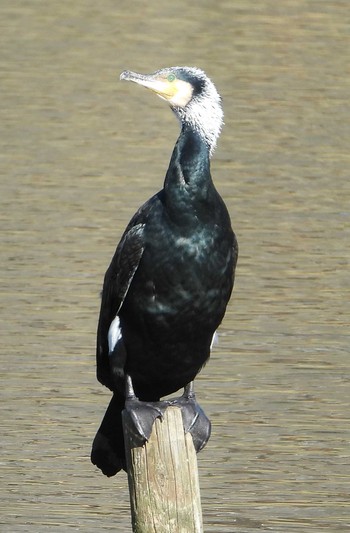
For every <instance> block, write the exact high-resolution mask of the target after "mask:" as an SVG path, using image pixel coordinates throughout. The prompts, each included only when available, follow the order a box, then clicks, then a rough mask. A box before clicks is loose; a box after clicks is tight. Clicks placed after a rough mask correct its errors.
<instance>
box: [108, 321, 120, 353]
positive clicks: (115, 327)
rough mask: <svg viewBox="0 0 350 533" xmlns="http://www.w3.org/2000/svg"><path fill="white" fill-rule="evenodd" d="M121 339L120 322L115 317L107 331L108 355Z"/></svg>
mask: <svg viewBox="0 0 350 533" xmlns="http://www.w3.org/2000/svg"><path fill="white" fill-rule="evenodd" d="M121 338H122V331H121V329H120V320H119V316H118V315H117V316H116V317H115V319H114V320H113V322H112V323H111V325H110V326H109V330H108V348H109V353H112V352H113V350H114V348H115V345H116V344H117V342H118V341H119V340H120V339H121Z"/></svg>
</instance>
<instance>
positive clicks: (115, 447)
mask: <svg viewBox="0 0 350 533" xmlns="http://www.w3.org/2000/svg"><path fill="white" fill-rule="evenodd" d="M124 403H125V398H123V397H122V396H121V395H119V394H118V393H114V394H113V397H112V399H111V401H110V403H109V406H108V408H107V411H106V414H105V416H104V417H103V420H102V423H101V426H100V428H99V430H98V432H97V433H96V437H95V438H94V441H93V444H92V450H91V462H92V463H93V464H94V465H96V466H97V467H98V468H100V470H102V472H103V473H104V474H105V476H108V477H111V476H114V475H115V474H116V473H117V472H119V470H121V469H124V470H126V461H125V449H124V435H123V424H122V411H123V409H124Z"/></svg>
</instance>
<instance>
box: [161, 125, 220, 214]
mask: <svg viewBox="0 0 350 533" xmlns="http://www.w3.org/2000/svg"><path fill="white" fill-rule="evenodd" d="M210 189H214V185H213V182H212V178H211V174H210V155H209V148H208V145H207V143H206V142H205V140H204V139H203V138H202V136H201V135H200V134H199V133H198V132H197V131H195V130H193V129H192V128H191V127H190V126H189V125H186V124H183V126H182V129H181V133H180V136H179V138H178V140H177V142H176V144H175V147H174V150H173V153H172V156H171V160H170V164H169V168H168V171H167V174H166V177H165V182H164V194H165V202H166V206H167V208H168V211H169V213H170V214H171V216H172V217H176V218H177V219H179V220H182V221H183V222H184V223H185V222H186V220H187V218H188V217H189V216H190V217H192V216H197V211H198V205H203V202H205V201H206V199H207V198H208V192H209V190H210Z"/></svg>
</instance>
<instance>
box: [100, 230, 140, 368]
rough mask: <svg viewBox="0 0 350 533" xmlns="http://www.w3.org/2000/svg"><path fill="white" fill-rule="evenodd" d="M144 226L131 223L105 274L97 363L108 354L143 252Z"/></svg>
mask: <svg viewBox="0 0 350 533" xmlns="http://www.w3.org/2000/svg"><path fill="white" fill-rule="evenodd" d="M144 227H145V224H143V223H139V224H136V225H135V226H131V227H130V224H129V226H128V228H127V229H126V231H125V233H124V235H123V237H122V238H121V241H120V243H119V245H118V247H117V249H116V251H115V254H114V256H113V259H112V261H111V264H110V266H109V268H108V270H107V272H106V274H105V278H104V283H103V290H102V300H101V310H100V318H99V322H98V329H97V361H99V358H100V357H103V356H106V355H108V330H109V327H110V325H111V323H112V321H113V320H114V318H115V317H116V315H117V314H118V312H119V310H120V308H121V306H122V305H123V302H124V299H125V296H126V294H127V292H128V289H129V287H130V284H131V282H132V279H133V277H134V275H135V272H136V270H137V267H138V266H139V263H140V260H141V257H142V254H143V250H144V239H143V233H144Z"/></svg>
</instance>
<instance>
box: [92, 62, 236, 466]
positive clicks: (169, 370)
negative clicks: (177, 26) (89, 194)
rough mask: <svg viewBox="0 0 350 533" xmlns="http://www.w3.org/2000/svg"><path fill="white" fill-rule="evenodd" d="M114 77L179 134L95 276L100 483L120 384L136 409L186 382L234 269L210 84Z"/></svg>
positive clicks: (186, 74) (201, 78)
mask: <svg viewBox="0 0 350 533" xmlns="http://www.w3.org/2000/svg"><path fill="white" fill-rule="evenodd" d="M121 77H122V78H123V79H129V80H130V81H135V82H136V83H139V84H141V85H144V86H146V87H148V88H151V89H152V90H154V91H155V92H156V93H157V94H158V95H160V96H162V98H166V99H167V100H168V101H169V103H170V106H171V108H172V109H173V111H174V112H175V114H176V115H177V116H178V118H179V120H180V123H181V133H180V136H179V139H178V140H177V143H176V145H175V147H174V150H173V154H172V157H171V161H170V164H169V168H168V171H167V174H166V177H165V181H164V187H163V189H162V190H161V191H160V192H158V193H157V194H156V195H154V196H153V197H152V198H150V200H148V201H147V202H146V203H145V204H144V205H143V206H142V207H141V208H140V209H139V210H138V211H137V213H136V214H135V215H134V216H133V218H132V219H131V221H130V223H129V224H128V226H127V228H126V230H125V232H124V234H123V236H122V238H121V241H120V243H119V245H118V247H117V250H116V252H115V254H114V257H113V259H112V262H111V264H110V266H109V268H108V270H107V272H106V275H105V280H104V286H103V291H102V302H101V312H100V319H99V325H98V334H97V376H98V379H99V380H100V381H101V382H102V383H103V384H104V385H106V386H107V387H109V388H110V389H111V390H112V391H113V392H114V397H113V399H112V402H111V405H110V407H109V410H108V411H107V413H106V416H105V418H104V420H103V422H102V425H101V428H100V430H99V432H98V434H97V436H96V438H95V441H94V446H93V452H92V460H93V462H94V463H95V464H97V465H98V466H99V467H100V468H101V469H102V470H103V471H104V473H106V474H107V475H112V474H113V473H115V471H117V470H118V469H119V468H120V464H122V462H121V463H119V462H118V461H119V458H118V456H120V455H122V452H121V449H122V448H121V446H120V442H122V435H121V434H120V433H121V421H120V420H119V418H120V410H121V409H122V408H123V396H124V391H125V377H126V375H128V376H130V378H131V380H132V383H133V387H134V390H135V393H136V395H137V397H138V398H139V399H140V400H143V401H157V400H159V399H160V398H161V397H163V396H165V395H168V394H171V393H173V392H175V391H177V390H178V389H180V388H181V387H185V386H186V385H187V384H188V383H190V382H191V381H193V380H194V378H195V377H196V375H197V373H198V372H199V371H200V369H201V368H202V366H203V365H204V364H205V362H206V361H207V359H208V358H209V355H210V347H211V343H212V339H213V336H214V334H215V331H216V329H217V328H218V326H219V325H220V323H221V321H222V319H223V316H224V314H225V310H226V305H227V303H228V300H229V298H230V295H231V291H232V287H233V280H234V270H235V265H236V260H237V242H236V239H235V235H234V233H233V231H232V229H231V223H230V217H229V214H228V211H227V209H226V206H225V204H224V202H223V200H222V198H221V197H220V195H219V193H218V192H217V190H216V189H215V187H214V184H213V181H212V178H211V174H210V156H211V154H212V152H213V149H214V147H215V143H216V139H217V137H218V135H219V132H220V128H221V124H222V111H221V106H220V97H219V95H218V94H217V92H216V89H215V87H214V86H213V84H212V82H211V81H210V80H209V79H208V78H207V77H206V75H205V74H204V73H203V72H202V71H200V70H199V69H191V68H188V67H174V68H172V69H163V70H161V71H157V72H156V73H154V74H153V75H150V76H143V75H139V74H135V73H130V72H125V73H123V74H122V76H121ZM174 82H175V83H174ZM173 85H176V88H175V89H174V86H173ZM205 109H207V110H208V112H207V114H206V113H205ZM213 117H214V118H216V119H215V120H214V118H213ZM112 456H113V457H112ZM121 461H123V459H121Z"/></svg>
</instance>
